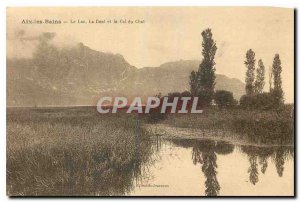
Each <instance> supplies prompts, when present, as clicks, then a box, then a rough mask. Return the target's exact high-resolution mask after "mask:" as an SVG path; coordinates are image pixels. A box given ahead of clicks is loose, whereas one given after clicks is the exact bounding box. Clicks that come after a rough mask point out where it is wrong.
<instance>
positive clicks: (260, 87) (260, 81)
mask: <svg viewBox="0 0 300 202" xmlns="http://www.w3.org/2000/svg"><path fill="white" fill-rule="evenodd" d="M254 87H255V94H261V93H263V91H264V87H265V66H264V63H263V62H262V60H261V59H260V60H259V61H258V68H257V69H256V80H255V83H254Z"/></svg>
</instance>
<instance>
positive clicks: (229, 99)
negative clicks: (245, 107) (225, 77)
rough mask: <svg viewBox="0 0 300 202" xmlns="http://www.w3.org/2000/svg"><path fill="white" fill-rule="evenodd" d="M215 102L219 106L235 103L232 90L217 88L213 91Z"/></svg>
mask: <svg viewBox="0 0 300 202" xmlns="http://www.w3.org/2000/svg"><path fill="white" fill-rule="evenodd" d="M215 102H216V104H217V105H218V106H219V108H224V107H229V106H234V105H236V101H235V100H234V98H233V94H232V92H229V91H226V90H217V91H216V93H215Z"/></svg>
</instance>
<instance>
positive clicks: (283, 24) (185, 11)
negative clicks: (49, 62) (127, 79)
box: [7, 7, 294, 102]
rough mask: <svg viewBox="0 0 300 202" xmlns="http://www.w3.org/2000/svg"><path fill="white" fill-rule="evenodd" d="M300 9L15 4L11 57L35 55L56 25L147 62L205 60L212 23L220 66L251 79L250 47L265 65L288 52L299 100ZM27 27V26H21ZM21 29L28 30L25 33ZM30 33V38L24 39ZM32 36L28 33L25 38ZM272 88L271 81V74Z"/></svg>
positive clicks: (65, 33)
mask: <svg viewBox="0 0 300 202" xmlns="http://www.w3.org/2000/svg"><path fill="white" fill-rule="evenodd" d="M293 12H294V11H293V9H286V8H259V7H257V8H256V7H248V8H246V7H231V8H230V7H224V8H220V7H183V8H178V7H171V8H167V7H156V8H155V7H152V8H151V7H150V8H145V7H140V8H138V7H133V8H120V7H119V8H110V7H105V8H103V7H102V8H51V9H50V8H26V9H24V8H8V10H7V54H8V57H15V56H18V57H30V55H31V53H32V50H33V49H34V47H35V43H36V41H35V40H34V39H35V37H36V36H38V35H39V34H40V33H41V32H45V31H50V32H56V33H57V37H56V38H55V43H56V44H57V45H72V44H74V43H76V42H83V43H84V44H85V45H87V46H89V47H90V48H92V49H95V50H99V51H103V52H112V53H120V54H122V55H123V56H124V58H125V59H126V60H127V61H128V62H129V63H130V64H132V65H134V66H136V67H138V68H141V67H145V66H159V65H160V64H162V63H164V62H169V61H176V60H180V59H185V60H186V59H199V60H200V59H201V58H202V56H201V42H202V37H201V32H202V30H204V29H206V28H211V29H212V32H213V38H214V39H215V40H216V42H217V47H218V50H217V54H216V59H215V60H216V69H217V73H220V74H225V75H227V76H229V77H232V78H238V79H240V80H242V81H244V77H245V71H246V69H245V65H244V60H245V53H246V51H247V50H248V49H250V48H251V49H253V50H254V52H255V53H256V59H257V60H258V59H262V60H263V62H264V64H265V67H266V68H267V75H266V76H268V68H269V67H270V66H271V65H272V61H273V57H274V55H275V53H279V54H280V58H281V62H282V67H283V72H282V77H283V88H284V93H285V99H286V101H287V102H292V101H293V99H294V17H293V14H294V13H293ZM23 19H30V20H34V19H36V20H45V19H49V20H52V19H56V20H62V21H68V23H66V24H59V25H53V24H51V25H50V24H42V25H41V24H22V23H21V22H22V20H23ZM71 19H72V20H75V21H77V20H78V19H79V20H86V22H87V21H88V20H89V19H90V20H94V21H95V20H96V19H98V20H112V21H113V20H117V21H120V20H121V19H122V20H127V21H128V20H133V21H135V20H140V21H144V23H134V24H128V23H125V24H121V23H117V24H114V23H113V22H112V23H111V24H108V23H106V24H88V23H86V24H78V23H74V24H71V23H70V20H71ZM20 30H24V31H25V33H22V32H20ZM20 35H21V36H22V37H20ZM20 38H22V39H20ZM24 39H25V40H24ZM265 87H266V89H268V80H266V86H265Z"/></svg>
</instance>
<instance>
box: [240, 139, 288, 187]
mask: <svg viewBox="0 0 300 202" xmlns="http://www.w3.org/2000/svg"><path fill="white" fill-rule="evenodd" d="M241 151H242V152H243V153H245V154H247V156H248V159H249V163H250V166H249V169H248V173H249V181H250V182H251V183H252V184H253V185H255V184H256V183H258V181H259V178H258V176H259V172H258V163H259V164H260V166H261V173H262V174H265V172H266V170H267V167H268V159H269V158H272V160H273V161H274V164H275V166H276V171H277V173H278V176H279V177H282V175H283V171H284V163H285V160H286V159H287V158H288V157H289V156H293V147H288V146H273V147H258V146H249V145H247V146H241ZM257 162H258V163H257Z"/></svg>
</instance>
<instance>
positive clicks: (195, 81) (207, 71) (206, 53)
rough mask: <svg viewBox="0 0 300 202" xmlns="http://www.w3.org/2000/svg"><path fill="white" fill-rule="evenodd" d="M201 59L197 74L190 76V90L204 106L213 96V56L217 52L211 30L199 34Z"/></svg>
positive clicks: (192, 73)
mask: <svg viewBox="0 0 300 202" xmlns="http://www.w3.org/2000/svg"><path fill="white" fill-rule="evenodd" d="M201 35H202V37H203V41H202V55H203V59H202V61H201V63H200V65H199V69H198V71H197V72H195V71H192V72H191V75H190V88H191V89H190V90H191V93H192V95H194V96H200V97H201V98H202V99H203V101H204V102H205V103H206V104H208V105H209V104H210V103H211V101H212V99H213V96H214V88H215V79H216V75H215V71H216V69H215V61H214V58H215V54H216V51H217V46H216V42H215V41H214V39H213V38H212V36H213V35H212V32H211V29H206V30H204V31H203V32H202V33H201Z"/></svg>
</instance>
